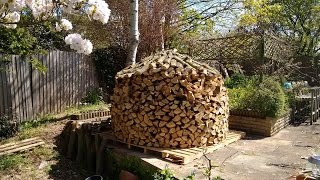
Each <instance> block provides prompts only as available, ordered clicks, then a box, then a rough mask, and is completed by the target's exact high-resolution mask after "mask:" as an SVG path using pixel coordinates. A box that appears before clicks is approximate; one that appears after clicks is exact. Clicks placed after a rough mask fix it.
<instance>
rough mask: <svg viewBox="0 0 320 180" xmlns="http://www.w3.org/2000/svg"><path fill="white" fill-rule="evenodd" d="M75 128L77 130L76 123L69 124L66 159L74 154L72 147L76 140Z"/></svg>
mask: <svg viewBox="0 0 320 180" xmlns="http://www.w3.org/2000/svg"><path fill="white" fill-rule="evenodd" d="M76 128H77V122H72V124H71V131H70V138H69V143H68V153H67V157H68V158H73V153H74V149H75V148H74V145H75V140H76Z"/></svg>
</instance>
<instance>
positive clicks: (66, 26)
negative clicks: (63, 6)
mask: <svg viewBox="0 0 320 180" xmlns="http://www.w3.org/2000/svg"><path fill="white" fill-rule="evenodd" d="M71 29H72V24H71V22H70V21H68V20H67V19H61V22H60V23H56V30H57V31H59V32H60V31H62V30H64V31H69V30H71Z"/></svg>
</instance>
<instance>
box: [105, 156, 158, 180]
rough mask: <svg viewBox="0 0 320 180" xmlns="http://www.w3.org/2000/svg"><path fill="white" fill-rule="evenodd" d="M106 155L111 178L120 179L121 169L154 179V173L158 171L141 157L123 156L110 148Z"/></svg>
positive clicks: (144, 179)
mask: <svg viewBox="0 0 320 180" xmlns="http://www.w3.org/2000/svg"><path fill="white" fill-rule="evenodd" d="M106 156H107V157H106V158H107V161H106V162H107V167H106V169H107V176H108V177H109V179H119V174H120V172H121V170H126V171H129V172H131V173H133V174H134V175H136V176H138V177H139V179H143V180H153V176H152V175H153V174H154V173H155V172H156V169H153V168H150V167H149V166H146V165H145V164H143V163H142V161H141V160H140V159H139V158H137V157H134V156H127V155H125V156H122V155H119V154H117V153H113V152H112V151H110V150H108V151H107V153H106Z"/></svg>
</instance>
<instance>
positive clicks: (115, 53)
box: [92, 46, 127, 94]
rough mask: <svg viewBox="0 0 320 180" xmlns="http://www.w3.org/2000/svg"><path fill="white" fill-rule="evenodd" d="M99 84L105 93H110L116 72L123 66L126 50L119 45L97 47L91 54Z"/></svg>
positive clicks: (113, 85)
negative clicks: (104, 47) (105, 47)
mask: <svg viewBox="0 0 320 180" xmlns="http://www.w3.org/2000/svg"><path fill="white" fill-rule="evenodd" d="M92 57H93V60H94V63H95V67H96V71H97V74H98V78H99V83H100V86H101V87H103V89H104V90H105V91H106V92H105V93H107V94H112V91H113V88H114V87H115V76H116V74H117V72H119V71H120V70H122V69H123V68H125V63H126V58H127V52H126V50H124V49H122V48H121V47H119V46H111V47H110V48H107V49H97V50H95V51H94V52H93V54H92Z"/></svg>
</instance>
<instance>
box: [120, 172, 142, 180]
mask: <svg viewBox="0 0 320 180" xmlns="http://www.w3.org/2000/svg"><path fill="white" fill-rule="evenodd" d="M119 180H139V178H138V177H137V176H135V175H134V174H132V173H130V172H128V171H124V170H121V172H120V175H119Z"/></svg>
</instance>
